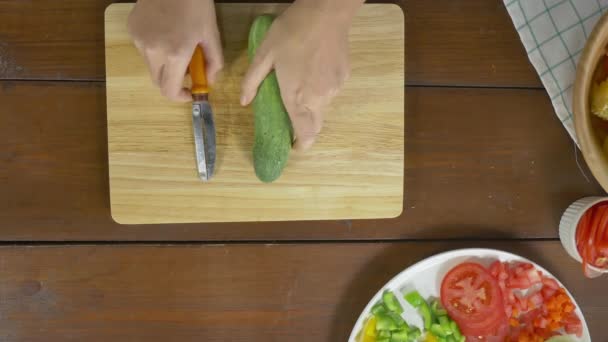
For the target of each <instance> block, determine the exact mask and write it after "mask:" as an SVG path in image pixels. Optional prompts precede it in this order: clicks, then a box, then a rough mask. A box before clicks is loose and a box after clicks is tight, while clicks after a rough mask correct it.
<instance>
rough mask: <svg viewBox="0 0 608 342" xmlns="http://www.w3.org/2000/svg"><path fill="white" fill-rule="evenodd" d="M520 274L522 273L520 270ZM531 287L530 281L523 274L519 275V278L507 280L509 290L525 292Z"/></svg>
mask: <svg viewBox="0 0 608 342" xmlns="http://www.w3.org/2000/svg"><path fill="white" fill-rule="evenodd" d="M521 272H524V271H523V270H522V271H521ZM531 285H532V284H531V283H530V280H528V278H527V277H526V276H525V274H524V273H521V276H519V275H516V276H515V277H511V278H509V279H507V287H508V288H511V289H520V290H525V289H527V288H528V287H530V286H531Z"/></svg>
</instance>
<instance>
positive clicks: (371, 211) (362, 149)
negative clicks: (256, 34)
mask: <svg viewBox="0 0 608 342" xmlns="http://www.w3.org/2000/svg"><path fill="white" fill-rule="evenodd" d="M285 6H286V5H278V4H217V12H218V21H219V25H220V30H221V34H222V40H223V44H224V49H225V50H224V54H225V69H224V71H223V72H222V74H221V75H220V77H219V79H218V82H217V85H216V87H215V88H214V89H212V91H211V94H210V100H211V104H212V108H213V111H214V114H215V122H216V130H217V154H218V156H217V163H216V174H215V176H214V178H213V180H212V182H210V183H202V182H201V181H199V179H198V177H197V172H196V166H195V156H194V141H193V135H192V118H191V104H189V103H187V104H176V103H171V102H169V101H167V100H165V99H164V98H163V97H161V95H160V94H159V91H158V89H156V88H155V87H154V86H153V84H152V83H151V81H150V77H149V75H148V71H147V70H146V67H145V65H144V61H143V59H142V58H141V57H140V55H139V54H138V52H137V50H136V49H135V47H134V46H133V45H132V42H131V40H130V38H129V36H128V34H127V30H126V22H127V17H128V14H129V12H130V11H131V9H132V4H114V5H111V6H109V7H108V9H107V10H106V14H105V24H106V25H105V40H106V82H107V83H106V87H107V89H106V90H107V115H108V153H109V176H110V198H111V207H112V217H113V218H114V220H116V221H117V222H119V223H123V224H146V223H186V222H224V221H231V222H235V221H276V220H327V219H367V218H390V217H395V216H398V215H400V213H401V211H402V208H403V157H404V156H403V145H404V141H403V134H404V126H403V125H404V107H405V104H404V96H405V92H404V85H405V78H404V61H405V58H404V46H405V44H404V15H403V12H402V10H401V9H400V8H399V7H398V6H396V5H376V4H368V5H364V6H363V7H362V9H361V10H360V11H359V13H358V16H357V18H356V19H355V20H354V24H353V27H352V30H351V33H350V42H351V45H350V49H351V67H352V75H351V78H350V79H349V81H348V82H347V83H346V85H345V88H344V89H343V90H342V91H341V93H340V95H339V96H338V97H337V98H336V99H335V100H334V101H333V103H332V105H331V108H330V109H329V110H328V112H327V113H326V120H325V125H324V128H323V132H322V133H321V135H320V136H319V139H318V141H317V143H316V144H315V145H314V147H313V149H312V150H310V151H309V152H306V153H296V152H292V154H291V156H290V159H289V162H288V165H287V167H286V169H285V171H284V173H283V175H282V176H281V178H280V179H279V180H277V181H276V182H274V183H272V184H264V183H261V182H260V181H259V180H258V179H257V178H256V176H255V173H254V171H253V164H252V152H251V151H252V145H253V114H252V109H251V108H243V107H241V106H240V105H239V91H240V82H241V79H242V77H243V75H244V74H245V72H246V70H247V67H248V61H247V37H248V33H249V27H250V25H251V23H252V21H253V18H254V17H255V16H257V15H259V14H262V13H280V12H281V11H282V10H284V9H285V8H286V7H285Z"/></svg>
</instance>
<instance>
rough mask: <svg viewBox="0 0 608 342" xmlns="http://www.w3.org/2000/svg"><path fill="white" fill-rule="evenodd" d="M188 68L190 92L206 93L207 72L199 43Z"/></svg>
mask: <svg viewBox="0 0 608 342" xmlns="http://www.w3.org/2000/svg"><path fill="white" fill-rule="evenodd" d="M188 69H189V71H190V77H191V78H192V94H193V95H203V94H208V93H209V86H208V84H207V72H206V70H205V54H204V53H203V49H202V48H201V47H200V45H196V49H194V54H193V55H192V60H191V61H190V66H189V67H188Z"/></svg>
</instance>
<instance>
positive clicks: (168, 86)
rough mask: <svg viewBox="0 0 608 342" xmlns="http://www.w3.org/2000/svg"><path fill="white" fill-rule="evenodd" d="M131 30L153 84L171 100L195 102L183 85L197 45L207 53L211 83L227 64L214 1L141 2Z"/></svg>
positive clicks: (133, 14)
mask: <svg viewBox="0 0 608 342" xmlns="http://www.w3.org/2000/svg"><path fill="white" fill-rule="evenodd" d="M128 29H129V33H130V35H131V37H132V38H133V41H134V43H135V46H136V47H137V49H138V50H139V51H140V53H141V54H142V55H143V58H144V59H145V61H146V64H147V65H148V69H149V70H150V74H151V76H152V81H153V82H154V84H156V85H157V86H158V87H159V88H160V91H161V93H162V94H163V95H164V96H165V97H167V98H169V99H170V100H173V101H181V102H186V101H191V100H192V95H191V93H190V90H189V89H187V88H184V87H183V83H184V78H185V76H186V72H187V70H188V65H189V63H190V60H191V59H192V54H193V53H194V49H195V47H196V45H197V44H200V45H201V47H202V48H203V51H204V52H205V60H206V67H207V68H206V69H207V80H208V81H209V83H210V84H212V83H213V81H214V80H215V78H216V76H217V73H218V72H219V71H220V70H221V69H222V67H223V65H224V57H223V55H222V47H221V41H220V34H219V30H218V28H217V21H216V17H215V6H214V4H213V0H172V1H167V0H139V1H137V4H135V7H134V9H133V11H132V12H131V14H130V15H129V21H128Z"/></svg>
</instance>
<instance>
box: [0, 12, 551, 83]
mask: <svg viewBox="0 0 608 342" xmlns="http://www.w3.org/2000/svg"><path fill="white" fill-rule="evenodd" d="M113 2H117V1H115V0H114V1H113V0H91V1H81V0H60V1H59V0H37V1H12V0H0V8H1V9H2V10H0V23H2V32H1V33H0V55H1V56H2V57H3V59H2V63H0V79H31V80H39V79H44V80H65V79H69V80H103V79H104V78H105V72H104V51H103V50H104V33H103V21H104V13H103V11H104V9H105V7H106V6H107V5H108V4H110V3H113ZM237 2H239V1H237ZM240 2H249V1H240ZM396 3H399V4H400V5H401V7H402V8H403V9H404V11H405V12H406V14H407V20H406V41H407V42H408V44H409V45H411V46H412V47H415V48H411V49H409V51H408V53H407V66H408V72H407V75H406V76H407V78H406V79H407V82H408V84H411V85H413V84H425V85H454V84H456V85H461V86H466V85H488V86H525V87H540V86H541V84H540V80H539V79H538V76H536V74H535V73H534V71H533V68H532V66H531V65H530V63H529V62H528V59H527V57H526V54H525V50H524V48H523V46H522V44H521V42H520V40H519V37H518V36H517V32H516V31H515V30H514V29H513V24H512V23H511V21H510V20H511V19H510V18H509V16H508V14H507V11H506V9H505V8H504V5H503V2H502V1H501V0H457V1H456V0H433V1H428V0H407V1H406V0H401V1H396ZM23 13H27V15H23ZM25 28H27V29H25ZM40 51H44V53H40ZM471 61H475V62H474V63H471Z"/></svg>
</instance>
